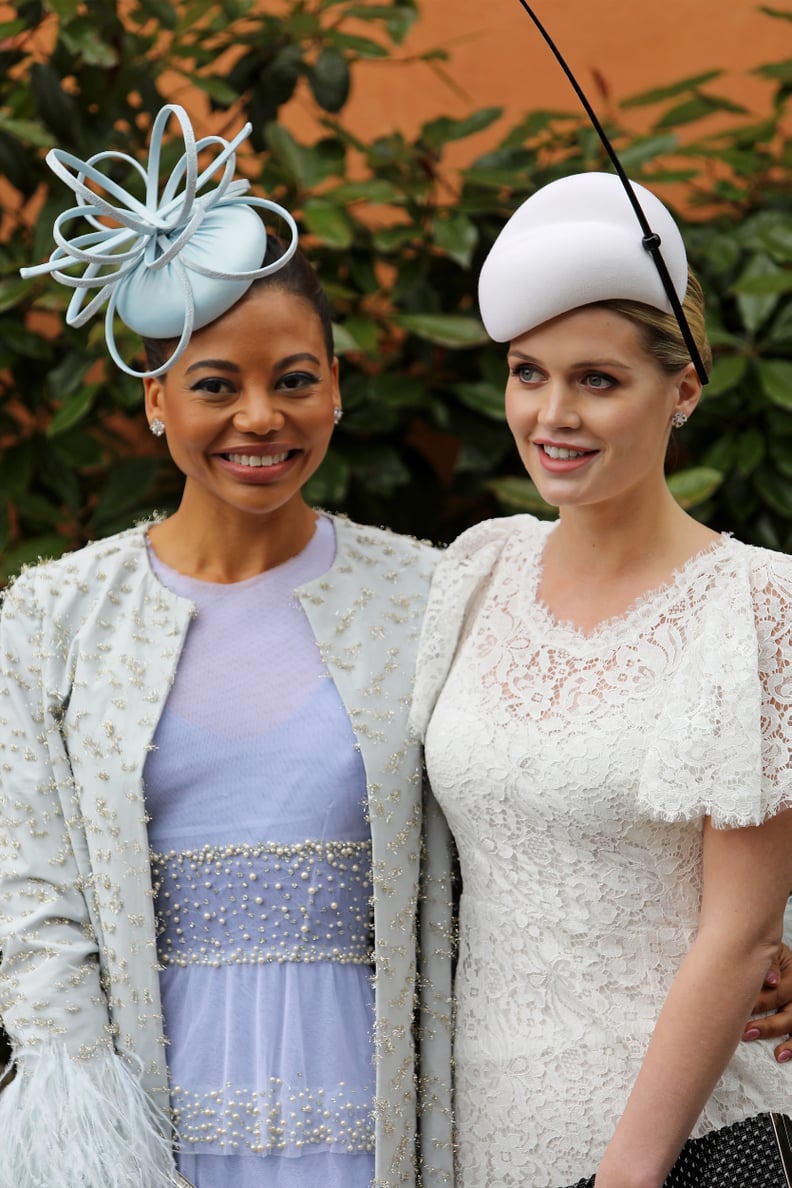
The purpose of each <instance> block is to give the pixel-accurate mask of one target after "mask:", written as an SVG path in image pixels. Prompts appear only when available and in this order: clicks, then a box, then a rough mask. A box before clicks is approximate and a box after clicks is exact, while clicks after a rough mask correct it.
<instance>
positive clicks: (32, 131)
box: [0, 112, 52, 149]
mask: <svg viewBox="0 0 792 1188" xmlns="http://www.w3.org/2000/svg"><path fill="white" fill-rule="evenodd" d="M0 132H5V134H6V135H7V136H13V137H14V139H16V140H21V141H23V142H24V143H25V144H32V145H34V146H35V147H36V148H43V149H49V148H52V134H51V133H50V132H47V130H46V128H43V127H42V125H41V124H40V123H39V122H38V121H37V120H16V119H12V118H11V117H10V116H7V115H5V114H4V113H3V112H0Z"/></svg>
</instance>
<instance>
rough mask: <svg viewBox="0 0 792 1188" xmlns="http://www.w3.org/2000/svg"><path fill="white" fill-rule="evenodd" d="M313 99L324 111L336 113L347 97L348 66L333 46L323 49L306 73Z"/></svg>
mask: <svg viewBox="0 0 792 1188" xmlns="http://www.w3.org/2000/svg"><path fill="white" fill-rule="evenodd" d="M307 74H308V83H309V85H310V88H311V90H312V92H313V96H314V99H315V100H316V102H317V103H318V104H319V106H320V107H321V108H323V109H324V110H325V111H330V112H337V111H340V110H341V108H342V107H343V106H344V104H345V103H346V101H347V99H348V97H349V66H348V65H347V60H346V58H345V57H344V55H343V54H342V53H341V52H340V51H339V50H337V49H335V48H334V47H333V46H328V47H327V48H326V49H323V50H322V52H321V53H320V55H319V57H318V58H317V59H316V63H315V65H313V66H310V67H309V68H308V71H307Z"/></svg>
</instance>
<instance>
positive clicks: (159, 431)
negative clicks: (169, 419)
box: [149, 417, 165, 437]
mask: <svg viewBox="0 0 792 1188" xmlns="http://www.w3.org/2000/svg"><path fill="white" fill-rule="evenodd" d="M149 429H150V430H151V432H152V433H153V434H154V436H155V437H162V435H163V433H164V432H165V422H164V421H161V420H160V418H159V417H155V418H154V420H153V421H152V422H151V424H150V425H149Z"/></svg>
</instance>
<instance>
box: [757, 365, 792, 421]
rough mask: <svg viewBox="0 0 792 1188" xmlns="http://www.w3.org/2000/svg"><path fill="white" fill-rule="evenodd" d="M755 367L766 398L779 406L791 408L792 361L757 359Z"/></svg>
mask: <svg viewBox="0 0 792 1188" xmlns="http://www.w3.org/2000/svg"><path fill="white" fill-rule="evenodd" d="M756 368H757V371H758V372H759V379H760V381H761V384H762V388H763V390H764V392H765V394H766V395H767V397H768V399H770V400H772V402H773V404H777V405H778V406H779V407H780V408H787V409H792V363H788V362H787V360H786V359H758V360H757V362H756Z"/></svg>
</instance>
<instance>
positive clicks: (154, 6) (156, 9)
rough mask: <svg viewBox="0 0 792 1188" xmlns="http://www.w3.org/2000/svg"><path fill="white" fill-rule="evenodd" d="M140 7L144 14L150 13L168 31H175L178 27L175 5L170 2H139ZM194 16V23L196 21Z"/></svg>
mask: <svg viewBox="0 0 792 1188" xmlns="http://www.w3.org/2000/svg"><path fill="white" fill-rule="evenodd" d="M138 3H139V4H140V7H141V8H142V9H143V11H144V12H148V13H150V14H151V15H152V16H154V17H156V18H157V20H158V21H159V22H160V24H161V25H164V26H165V28H166V29H175V28H176V27H177V25H178V23H179V22H178V16H177V13H176V9H175V7H174V5H173V4H169V3H168V0H138ZM195 19H196V18H195V15H194V16H193V21H194V20H195Z"/></svg>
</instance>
